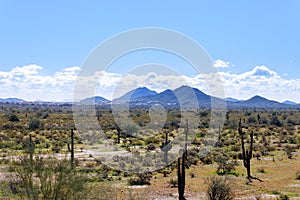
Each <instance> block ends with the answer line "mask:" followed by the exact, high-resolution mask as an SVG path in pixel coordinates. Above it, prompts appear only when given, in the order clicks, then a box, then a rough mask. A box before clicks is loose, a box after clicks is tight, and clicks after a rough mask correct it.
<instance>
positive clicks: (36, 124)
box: [28, 118, 44, 131]
mask: <svg viewBox="0 0 300 200" xmlns="http://www.w3.org/2000/svg"><path fill="white" fill-rule="evenodd" d="M43 126H44V124H43V122H42V121H41V120H39V119H37V118H33V119H31V120H30V122H29V125H28V128H29V129H30V130H32V131H34V130H36V129H42V128H43Z"/></svg>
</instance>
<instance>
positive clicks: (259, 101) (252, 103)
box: [229, 95, 286, 108]
mask: <svg viewBox="0 0 300 200" xmlns="http://www.w3.org/2000/svg"><path fill="white" fill-rule="evenodd" d="M231 106H232V104H231ZM236 106H237V107H240V108H284V107H286V106H285V105H284V104H281V103H279V102H277V101H273V100H268V99H266V98H264V97H261V96H258V95H256V96H254V97H252V98H250V99H248V100H245V101H242V102H237V103H235V106H234V107H236ZM229 107H230V106H229Z"/></svg>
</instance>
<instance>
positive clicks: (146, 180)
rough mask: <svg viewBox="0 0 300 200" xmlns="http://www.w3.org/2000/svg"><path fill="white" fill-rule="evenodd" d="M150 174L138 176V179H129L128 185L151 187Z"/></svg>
mask: <svg viewBox="0 0 300 200" xmlns="http://www.w3.org/2000/svg"><path fill="white" fill-rule="evenodd" d="M150 179H151V175H150V174H138V176H137V177H136V178H130V179H128V185H150Z"/></svg>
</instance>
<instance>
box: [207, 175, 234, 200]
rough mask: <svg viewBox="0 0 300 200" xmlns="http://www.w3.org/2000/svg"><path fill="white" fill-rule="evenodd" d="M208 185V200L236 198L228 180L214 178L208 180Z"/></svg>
mask: <svg viewBox="0 0 300 200" xmlns="http://www.w3.org/2000/svg"><path fill="white" fill-rule="evenodd" d="M207 184H208V187H207V191H206V195H207V199H208V200H231V199H233V198H234V194H233V191H232V188H231V185H230V183H229V182H228V180H226V178H224V177H217V176H213V177H211V178H209V179H208V180H207Z"/></svg>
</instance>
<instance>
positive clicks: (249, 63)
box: [0, 0, 300, 103]
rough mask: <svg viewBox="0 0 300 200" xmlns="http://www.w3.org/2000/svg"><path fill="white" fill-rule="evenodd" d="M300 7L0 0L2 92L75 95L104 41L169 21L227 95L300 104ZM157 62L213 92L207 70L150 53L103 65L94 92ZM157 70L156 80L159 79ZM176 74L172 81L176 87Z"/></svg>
mask: <svg viewBox="0 0 300 200" xmlns="http://www.w3.org/2000/svg"><path fill="white" fill-rule="evenodd" d="M299 9H300V2H299V1H297V0H294V1H292V0H287V1H276V0H273V1H259V0H252V1H233V0H229V1H221V0H220V1H214V0H212V1H196V0H195V1H185V2H183V1H171V0H166V1H158V0H153V1H138V0H132V1H113V0H112V1H75V2H74V1H30V0H28V1H14V0H0V27H1V29H0V30H1V31H0V36H1V39H0V98H8V97H17V98H22V99H25V100H31V101H34V100H38V99H39V100H50V101H52V100H56V101H61V100H65V99H72V98H73V90H74V85H75V82H76V80H77V73H78V72H79V70H80V67H81V66H82V64H83V63H84V61H85V60H86V59H87V57H88V55H89V54H90V53H91V52H92V51H93V49H95V47H96V46H97V45H99V44H101V43H102V42H103V41H105V40H106V39H108V38H110V37H112V36H113V35H116V34H118V33H120V32H124V31H127V30H130V29H136V28H143V27H161V28H167V29H172V30H175V31H178V32H180V33H183V34H185V35H187V36H188V37H190V38H192V39H193V40H194V41H196V42H197V43H198V44H199V45H201V46H202V47H203V48H204V49H205V51H206V52H207V53H208V54H209V56H210V57H211V59H212V60H213V62H214V66H215V67H216V68H217V69H218V70H219V72H220V73H219V74H220V76H221V79H222V81H223V85H224V90H225V96H226V97H234V98H238V99H247V98H250V97H252V96H254V95H261V96H264V97H266V98H269V99H273V100H277V101H284V100H287V99H288V100H291V101H295V102H298V103H300V84H299V83H300V67H299V66H300V55H299V54H300V53H299V52H300V45H299V44H300V37H299V35H300V12H299ZM151 62H153V63H163V64H167V65H170V66H172V67H173V68H174V69H175V70H176V71H177V72H178V73H179V74H181V76H182V77H184V78H185V80H186V82H187V83H188V84H189V85H190V86H193V87H197V88H199V89H201V90H204V91H205V87H204V86H203V80H202V79H201V77H200V76H198V75H197V74H195V72H194V71H193V70H190V69H191V66H189V65H188V64H187V63H186V62H184V61H182V60H180V58H175V57H174V56H172V55H169V54H167V53H162V52H157V51H156V52H154V51H153V52H151V51H144V52H135V53H134V54H133V55H127V57H126V56H124V58H123V57H122V58H120V59H119V60H118V61H116V62H115V63H114V64H113V66H112V67H111V68H110V69H109V70H107V71H105V72H102V73H104V74H105V75H106V78H105V79H103V80H102V81H101V84H102V85H101V84H100V85H99V88H100V89H99V90H97V91H96V92H95V94H97V95H102V96H104V97H106V98H111V97H112V90H113V88H114V87H115V86H116V85H118V83H119V81H120V79H121V77H122V75H124V73H126V72H127V71H128V70H130V69H131V68H132V67H136V66H138V65H141V64H143V63H151ZM99 73H101V72H99ZM98 75H99V74H98ZM152 75H153V74H152ZM156 75H157V74H156ZM145 76H149V74H148V75H145ZM152 77H153V80H152V83H153V82H154V81H155V80H156V81H158V77H159V79H160V80H161V76H158V75H157V76H152ZM143 78H144V79H145V77H140V80H138V81H137V82H138V83H139V86H140V85H143V80H144V79H143ZM164 78H166V79H168V80H169V79H170V77H167V76H165V77H164ZM104 80H106V81H107V82H103V81H104ZM174 80H175V79H173V80H170V83H169V84H170V88H174V87H177V86H178V82H177V84H175V83H174V82H176V81H174ZM157 83H159V81H158V82H157ZM147 86H148V87H149V88H151V89H156V90H162V89H163V88H164V87H160V86H159V85H158V84H156V85H147Z"/></svg>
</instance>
